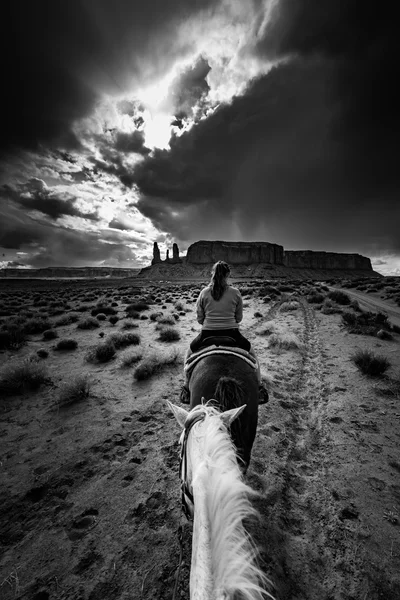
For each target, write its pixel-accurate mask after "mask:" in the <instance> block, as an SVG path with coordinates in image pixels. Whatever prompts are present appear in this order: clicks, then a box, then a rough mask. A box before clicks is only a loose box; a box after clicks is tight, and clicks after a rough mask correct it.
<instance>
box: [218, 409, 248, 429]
mask: <svg viewBox="0 0 400 600" xmlns="http://www.w3.org/2000/svg"><path fill="white" fill-rule="evenodd" d="M246 406H247V405H246V404H243V406H239V408H231V409H230V410H226V411H225V412H223V413H222V414H221V421H222V422H223V423H224V425H226V427H229V426H230V424H231V423H232V421H234V420H235V419H237V417H238V416H239V415H240V414H241V413H242V412H243V411H244V409H245V408H246Z"/></svg>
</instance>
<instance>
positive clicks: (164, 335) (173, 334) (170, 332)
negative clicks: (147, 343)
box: [158, 327, 181, 342]
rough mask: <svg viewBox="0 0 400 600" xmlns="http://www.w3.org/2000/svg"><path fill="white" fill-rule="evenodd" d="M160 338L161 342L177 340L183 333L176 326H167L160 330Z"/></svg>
mask: <svg viewBox="0 0 400 600" xmlns="http://www.w3.org/2000/svg"><path fill="white" fill-rule="evenodd" d="M158 339H159V340H160V341H161V342H177V341H178V340H180V339H181V334H180V333H179V331H178V330H177V329H174V327H165V328H163V329H162V330H161V331H160V335H159V336H158Z"/></svg>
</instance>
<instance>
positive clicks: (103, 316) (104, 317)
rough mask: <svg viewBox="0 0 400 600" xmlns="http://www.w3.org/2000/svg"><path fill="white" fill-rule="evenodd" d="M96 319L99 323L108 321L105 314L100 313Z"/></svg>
mask: <svg viewBox="0 0 400 600" xmlns="http://www.w3.org/2000/svg"><path fill="white" fill-rule="evenodd" d="M96 319H97V320H98V321H105V320H106V319H107V316H106V315H105V314H104V313H98V314H97V315H96Z"/></svg>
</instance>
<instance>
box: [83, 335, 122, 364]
mask: <svg viewBox="0 0 400 600" xmlns="http://www.w3.org/2000/svg"><path fill="white" fill-rule="evenodd" d="M115 352H116V350H115V346H114V344H113V342H112V340H110V339H107V340H106V341H105V342H101V344H98V345H97V346H95V347H94V348H92V349H91V350H89V352H88V353H87V355H86V360H87V361H89V362H96V361H97V362H108V361H109V360H111V359H112V358H114V356H115Z"/></svg>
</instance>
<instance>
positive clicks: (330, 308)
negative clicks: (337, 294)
mask: <svg viewBox="0 0 400 600" xmlns="http://www.w3.org/2000/svg"><path fill="white" fill-rule="evenodd" d="M321 312H322V313H324V315H335V314H338V315H340V314H341V313H342V312H343V311H342V309H341V308H340V307H339V306H338V305H337V304H336V302H332V300H330V299H329V298H325V300H324V302H323V304H322V306H321Z"/></svg>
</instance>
